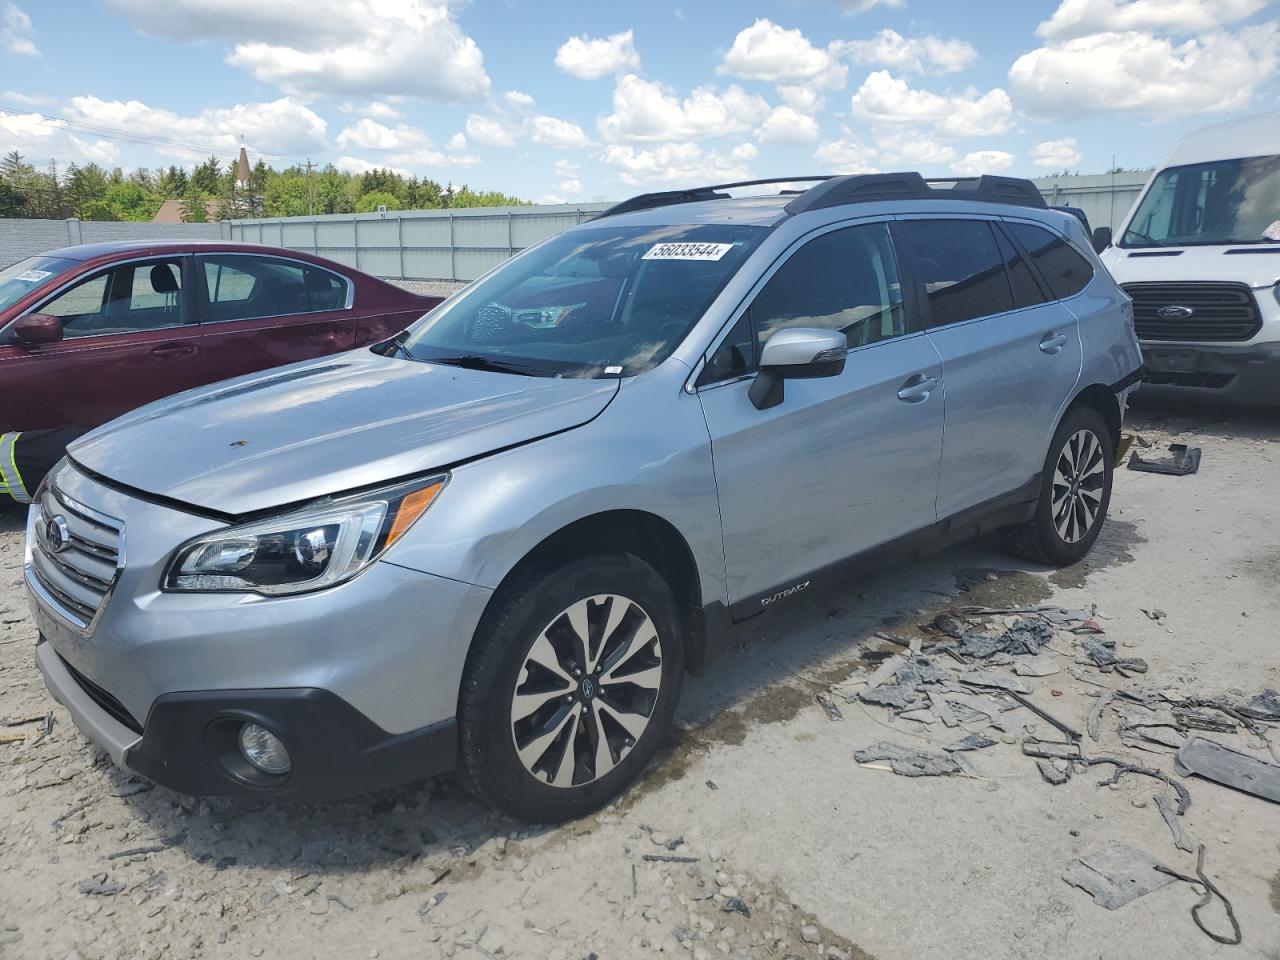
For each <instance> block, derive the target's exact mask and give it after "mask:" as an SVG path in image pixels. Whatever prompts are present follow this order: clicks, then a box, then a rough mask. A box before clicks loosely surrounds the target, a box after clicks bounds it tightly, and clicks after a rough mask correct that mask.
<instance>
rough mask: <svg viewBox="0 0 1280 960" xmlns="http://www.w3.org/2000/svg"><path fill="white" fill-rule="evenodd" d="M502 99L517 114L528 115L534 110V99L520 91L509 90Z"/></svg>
mask: <svg viewBox="0 0 1280 960" xmlns="http://www.w3.org/2000/svg"><path fill="white" fill-rule="evenodd" d="M502 99H503V100H504V101H505V102H506V104H507V106H508V107H510V108H511V109H512V110H515V111H516V112H517V113H528V112H529V111H530V110H532V109H533V102H534V101H533V97H531V96H529V94H527V93H524V92H522V91H520V90H508V91H507V92H506V93H504V94H503V95H502Z"/></svg>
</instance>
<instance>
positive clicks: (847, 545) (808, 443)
mask: <svg viewBox="0 0 1280 960" xmlns="http://www.w3.org/2000/svg"><path fill="white" fill-rule="evenodd" d="M909 306H910V305H909V304H904V302H903V288H902V284H901V282H900V280H899V273H898V269H897V266H896V262H895V258H894V253H893V248H892V245H891V244H890V241H889V232H888V228H887V226H886V225H885V224H884V223H871V224H864V225H860V226H851V227H841V228H838V229H834V230H831V231H829V232H825V233H823V234H821V235H819V236H817V237H816V238H814V239H811V240H809V241H808V242H807V243H804V244H803V245H801V246H799V247H798V249H795V250H794V251H793V252H792V253H791V255H790V257H789V258H788V259H787V260H786V261H785V262H784V263H783V264H782V265H781V266H780V267H779V268H777V269H776V271H775V272H774V273H773V274H772V276H771V277H769V278H768V280H767V282H766V283H765V284H764V286H763V287H762V288H761V289H759V292H758V294H756V295H755V297H754V300H753V301H752V302H751V305H750V307H749V308H747V309H746V310H745V311H744V312H743V314H742V315H741V317H740V318H739V319H738V320H737V321H736V322H735V323H734V325H733V326H732V327H731V329H730V331H729V334H728V335H727V336H726V337H725V338H724V339H723V341H721V342H720V343H719V344H718V345H717V347H716V349H715V350H714V351H713V352H712V353H711V355H710V357H709V358H708V361H707V364H706V367H705V369H704V372H703V373H702V375H701V376H700V378H699V386H698V397H699V399H700V400H701V402H702V408H703V412H704V414H705V416H706V421H707V427H708V430H709V431H710V435H711V451H712V457H713V460H714V464H715V474H716V483H717V485H718V488H719V498H720V516H721V522H722V525H723V533H724V553H725V566H726V571H727V574H728V581H729V601H730V609H731V612H732V614H733V616H734V618H735V619H741V618H743V617H747V616H751V615H753V614H755V613H758V612H760V611H761V610H763V609H764V608H765V607H767V606H769V605H770V604H771V603H773V602H775V601H776V600H779V599H782V598H784V597H788V596H791V595H794V594H796V593H799V592H800V591H802V590H804V589H805V588H807V587H808V586H809V584H810V583H811V576H812V575H813V574H815V573H818V572H819V571H822V570H823V569H824V568H829V567H832V566H834V565H836V564H838V563H839V562H840V561H842V560H844V559H846V558H849V557H852V556H854V555H856V554H859V553H863V552H864V551H867V550H869V549H871V548H873V547H876V546H879V545H881V544H885V543H887V542H889V541H892V540H895V539H896V538H899V537H902V536H903V535H905V534H909V533H912V532H914V531H917V530H920V529H922V528H925V527H929V526H931V525H932V524H933V522H934V520H935V519H936V514H935V509H934V501H935V497H936V495H937V483H938V464H939V460H940V458H941V454H942V399H943V398H942V393H941V389H940V387H941V377H942V369H941V363H940V360H939V357H938V353H937V351H936V350H935V349H934V347H933V345H932V344H931V343H930V342H929V339H928V337H927V336H926V335H925V334H924V333H923V332H922V331H921V330H920V329H919V328H918V326H917V325H916V323H915V322H914V311H913V310H911V309H909ZM788 327H825V328H828V329H837V330H842V331H844V333H845V335H846V337H847V338H848V342H849V352H848V357H847V359H846V362H845V367H844V370H843V372H842V373H840V374H839V375H837V376H834V377H829V378H821V379H795V380H786V381H785V382H784V388H783V389H784V392H783V398H782V401H781V403H779V404H778V405H776V406H772V407H768V408H766V409H763V410H759V409H756V407H755V406H754V405H753V404H752V402H751V401H750V399H749V398H748V395H747V393H748V390H749V389H750V387H751V383H752V381H753V380H754V378H755V376H756V358H757V357H758V356H759V353H760V349H761V348H762V347H763V345H764V343H765V341H766V340H767V339H768V338H769V336H771V335H772V334H773V333H775V332H777V331H778V330H782V329H785V328H788Z"/></svg>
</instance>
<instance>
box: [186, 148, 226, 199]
mask: <svg viewBox="0 0 1280 960" xmlns="http://www.w3.org/2000/svg"><path fill="white" fill-rule="evenodd" d="M221 172H222V170H221V164H220V163H219V162H218V158H217V157H210V158H209V159H208V160H206V161H205V162H204V163H202V164H200V165H199V166H197V167H196V168H195V169H194V170H192V171H191V177H190V180H191V184H192V185H193V186H194V187H195V188H196V189H197V190H199V191H201V192H202V193H204V194H206V195H207V196H210V197H215V196H217V195H218V194H219V193H221V188H222V183H221Z"/></svg>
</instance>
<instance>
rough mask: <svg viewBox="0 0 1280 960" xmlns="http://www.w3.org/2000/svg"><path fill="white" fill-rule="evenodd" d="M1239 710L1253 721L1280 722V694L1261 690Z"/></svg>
mask: <svg viewBox="0 0 1280 960" xmlns="http://www.w3.org/2000/svg"><path fill="white" fill-rule="evenodd" d="M1239 710H1240V712H1241V713H1243V714H1244V715H1245V716H1246V717H1249V718H1250V719H1253V720H1277V721H1280V693H1277V692H1276V691H1275V690H1263V691H1262V692H1261V693H1260V694H1258V695H1257V696H1256V697H1254V698H1253V699H1252V700H1250V701H1249V702H1248V703H1246V704H1245V705H1244V706H1242V707H1240V708H1239Z"/></svg>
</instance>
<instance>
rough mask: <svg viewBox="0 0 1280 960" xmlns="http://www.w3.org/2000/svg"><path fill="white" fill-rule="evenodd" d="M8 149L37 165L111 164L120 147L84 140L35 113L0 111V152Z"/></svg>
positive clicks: (67, 128)
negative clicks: (74, 162) (73, 162)
mask: <svg viewBox="0 0 1280 960" xmlns="http://www.w3.org/2000/svg"><path fill="white" fill-rule="evenodd" d="M11 150H17V151H18V152H19V153H21V154H22V155H23V156H24V157H25V158H26V160H27V162H28V163H32V164H35V165H36V166H40V167H43V166H44V165H45V164H46V163H48V162H49V161H50V160H57V161H58V162H59V163H67V162H69V161H76V162H78V163H97V164H101V165H103V166H112V165H114V164H115V163H116V162H118V160H119V159H120V151H119V149H118V148H117V147H116V145H115V144H113V143H111V142H110V141H109V140H86V139H84V138H83V137H79V136H76V135H75V134H74V133H72V132H71V130H70V128H69V127H68V126H67V125H66V124H64V123H62V122H60V121H58V120H48V119H46V118H45V117H43V116H42V115H40V114H38V113H5V112H3V111H0V154H5V153H8V152H9V151H11Z"/></svg>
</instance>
